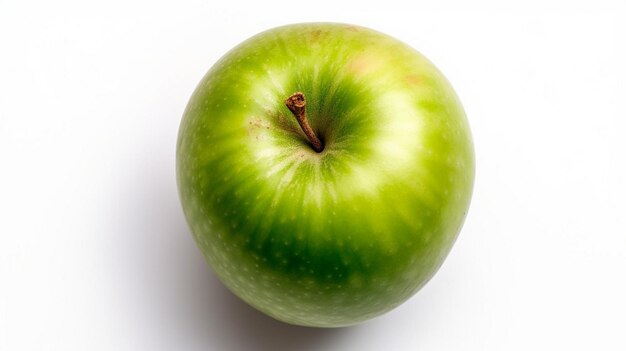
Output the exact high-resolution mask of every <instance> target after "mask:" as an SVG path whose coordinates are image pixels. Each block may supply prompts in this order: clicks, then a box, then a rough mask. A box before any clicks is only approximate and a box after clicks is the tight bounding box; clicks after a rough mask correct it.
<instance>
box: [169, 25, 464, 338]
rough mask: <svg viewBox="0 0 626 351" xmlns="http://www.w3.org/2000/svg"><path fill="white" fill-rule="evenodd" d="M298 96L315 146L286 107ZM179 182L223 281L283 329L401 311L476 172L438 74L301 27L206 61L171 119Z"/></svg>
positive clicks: (385, 47) (401, 56)
mask: <svg viewBox="0 0 626 351" xmlns="http://www.w3.org/2000/svg"><path fill="white" fill-rule="evenodd" d="M296 91H301V92H303V93H304V95H305V96H306V99H307V116H308V118H309V121H310V122H311V126H312V127H313V129H314V130H315V131H316V132H317V134H318V136H319V137H320V138H321V139H322V141H323V142H324V145H325V149H324V150H323V151H322V152H321V153H316V152H315V151H314V150H313V149H312V148H311V146H310V145H309V144H308V142H307V140H306V138H305V136H304V134H303V133H302V132H301V131H300V128H299V126H298V124H297V122H296V120H295V118H294V117H293V116H292V115H291V113H290V112H289V110H288V109H287V107H285V105H284V101H285V99H286V98H287V97H288V96H290V95H291V94H292V93H294V92H296ZM177 176H178V187H179V193H180V197H181V202H182V204H183V209H184V212H185V216H186V218H187V221H188V223H189V225H190V227H191V230H192V232H193V234H194V237H195V240H196V242H197V243H198V245H199V246H200V248H201V250H202V252H203V253H204V255H205V257H206V259H207V261H208V262H209V264H210V265H211V266H212V267H213V269H214V270H215V272H216V273H217V274H218V276H219V277H220V279H221V280H222V282H223V283H224V284H225V285H226V286H227V287H228V288H229V289H230V290H231V291H233V292H234V293H235V294H236V295H237V296H239V297H240V298H242V299H243V300H244V301H246V302H248V303H249V304H250V305H252V306H254V307H255V308H257V309H259V310H261V311H263V312H265V313H267V314H268V315H270V316H273V317H274V318H277V319H279V320H282V321H285V322H288V323H292V324H298V325H307V326H318V327H336V326H345V325H351V324H355V323H359V322H362V321H364V320H367V319H369V318H372V317H375V316H377V315H380V314H382V313H384V312H386V311H389V310H390V309H392V308H394V307H396V306H397V305H399V304H401V303H402V302H403V301H405V300H406V299H408V298H409V297H411V296H412V295H413V294H414V293H415V292H416V291H417V290H418V289H419V288H420V287H422V286H423V285H424V284H425V283H426V282H427V281H428V280H429V279H430V278H431V277H432V276H433V274H434V273H435V272H436V270H437V269H438V268H439V266H440V265H441V263H442V262H443V260H444V259H445V257H446V256H447V254H448V252H449V250H450V248H451V247H452V244H453V243H454V241H455V239H456V237H457V234H458V232H459V230H460V228H461V226H462V223H463V220H464V218H465V214H466V212H467V209H468V206H469V202H470V198H471V192H472V185H473V178H474V158H473V147H472V141H471V136H470V130H469V126H468V124H467V121H466V118H465V114H464V112H463V109H462V107H461V104H460V102H459V101H458V99H457V97H456V95H455V93H454V91H453V90H452V88H451V87H450V85H449V83H448V82H447V81H446V79H445V78H444V77H443V76H442V74H441V73H440V72H439V71H438V70H437V69H436V68H435V67H434V66H433V65H432V64H431V63H430V62H429V61H428V60H427V59H425V58H424V57H423V56H422V55H420V54H419V53H418V52H416V51H415V50H413V49H412V48H410V47H408V46H407V45H405V44H403V43H401V42H399V41H397V40H396V39H393V38H391V37H389V36H386V35H383V34H381V33H378V32H375V31H372V30H370V29H366V28H362V27H356V26H352V25H344V24H329V23H320V24H300V25H291V26H285V27H280V28H276V29H272V30H269V31H266V32H263V33H261V34H258V35H257V36H255V37H253V38H251V39H249V40H247V41H245V42H244V43H242V44H241V45H239V46H237V47H236V48H234V49H233V50H231V51H230V52H229V53H227V54H226V55H225V56H224V57H223V58H222V59H220V60H219V62H218V63H216V64H215V65H214V66H213V68H211V70H210V71H209V72H208V74H207V75H206V76H205V77H204V78H203V79H202V81H201V82H200V84H199V85H198V87H197V89H196V91H195V92H194V94H193V96H192V98H191V100H190V102H189V104H188V106H187V109H186V111H185V114H184V117H183V121H182V123H181V127H180V131H179V139H178V149H177Z"/></svg>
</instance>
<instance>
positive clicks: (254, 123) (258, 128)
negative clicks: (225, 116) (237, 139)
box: [248, 117, 271, 140]
mask: <svg viewBox="0 0 626 351" xmlns="http://www.w3.org/2000/svg"><path fill="white" fill-rule="evenodd" d="M270 127H271V124H270V123H269V122H268V121H267V120H264V119H261V118H259V117H252V119H250V120H249V121H248V134H249V135H250V136H251V137H253V138H255V139H256V140H262V139H264V137H263V134H262V131H263V130H268V129H270Z"/></svg>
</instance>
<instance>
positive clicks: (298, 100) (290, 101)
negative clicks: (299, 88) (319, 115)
mask: <svg viewBox="0 0 626 351" xmlns="http://www.w3.org/2000/svg"><path fill="white" fill-rule="evenodd" d="M285 105H287V108H288V109H289V111H291V113H293V115H294V116H295V117H296V120H298V124H299V125H300V128H302V131H303V132H304V134H305V135H306V137H307V139H309V142H311V145H312V146H313V149H314V150H315V152H322V150H324V144H322V142H321V141H320V139H319V138H318V137H317V135H315V132H314V131H313V129H312V128H311V125H310V124H309V120H308V119H307V118H306V100H305V99H304V94H302V93H301V92H295V93H293V94H292V95H291V96H290V97H289V98H287V100H285Z"/></svg>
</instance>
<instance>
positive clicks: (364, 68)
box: [347, 55, 380, 75]
mask: <svg viewBox="0 0 626 351" xmlns="http://www.w3.org/2000/svg"><path fill="white" fill-rule="evenodd" d="M379 66H380V62H379V61H378V60H377V59H376V58H375V57H374V56H372V55H360V56H357V57H355V58H353V59H352V60H350V61H349V62H348V65H347V68H348V70H349V71H351V72H352V73H354V74H356V75H365V74H368V73H371V72H372V71H374V70H376V69H378V67H379Z"/></svg>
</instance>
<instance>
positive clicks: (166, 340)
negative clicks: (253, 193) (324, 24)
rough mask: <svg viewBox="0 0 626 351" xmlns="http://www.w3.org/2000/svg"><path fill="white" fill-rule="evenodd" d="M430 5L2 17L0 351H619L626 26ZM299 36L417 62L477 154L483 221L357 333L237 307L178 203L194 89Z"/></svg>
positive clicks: (83, 9)
mask: <svg viewBox="0 0 626 351" xmlns="http://www.w3.org/2000/svg"><path fill="white" fill-rule="evenodd" d="M432 3H436V5H435V6H436V7H432V6H430V5H432V4H430V5H429V4H427V3H419V2H417V3H414V2H405V3H394V2H393V1H380V2H377V3H369V2H366V1H365V2H363V1H362V2H340V1H319V0H316V1H308V2H306V1H298V2H292V3H291V4H289V3H287V2H285V3H278V2H276V1H262V2H261V1H259V2H255V3H245V2H239V1H225V2H219V3H218V2H217V1H213V2H211V1H195V2H178V1H172V2H169V3H163V2H158V1H103V2H101V3H90V4H87V2H85V1H75V2H69V1H41V2H39V3H37V2H29V1H13V2H9V1H8V0H0V349H1V350H7V351H8V350H11V351H13V350H151V351H152V350H227V351H228V350H262V351H263V350H277V351H282V350H304V351H309V350H625V349H626V220H625V218H626V213H625V212H626V205H625V202H624V198H625V197H626V186H625V183H626V165H625V163H626V157H625V156H624V153H625V152H626V137H625V136H624V134H625V131H626V114H625V113H624V100H625V99H626V83H625V82H626V69H625V68H624V63H625V62H626V51H625V46H626V35H625V34H624V33H626V24H625V22H626V21H625V18H626V12H625V11H624V10H623V9H622V8H620V6H619V5H618V1H615V2H614V3H610V2H608V1H607V2H602V1H588V2H585V1H551V2H550V1H522V2H518V3H519V4H524V5H511V4H505V3H504V2H502V1H483V2H479V3H477V2H471V1H458V3H457V2H454V1H437V2H432ZM409 4H412V5H409ZM408 6H411V7H408ZM300 21H340V22H351V23H355V24H360V25H364V26H368V27H372V28H375V29H378V30H380V31H383V32H386V33H388V34H390V35H392V36H395V37H397V38H399V39H401V40H403V41H405V42H407V43H409V44H410V45H411V46H414V47H415V48H417V49H418V50H420V51H421V52H423V53H424V54H425V55H426V56H427V57H429V58H430V59H431V60H433V61H434V62H435V63H436V64H437V66H438V67H439V68H440V69H441V70H442V71H443V72H444V73H445V74H446V75H447V77H448V78H449V80H450V81H451V82H452V84H453V86H454V87H455V89H456V90H457V92H458V94H459V96H460V97H461V100H462V101H463V103H464V106H465V108H466V111H467V115H468V117H469V120H470V123H471V126H472V128H473V134H474V139H475V144H476V154H477V176H476V185H475V193H474V199H473V203H472V207H471V210H470V213H469V217H468V219H467V222H466V225H465V227H464V229H463V231H462V233H461V235H460V237H459V240H458V241H457V243H456V245H455V247H454V249H453V251H452V253H451V254H450V256H449V258H448V259H447V261H446V262H445V264H444V265H443V267H442V269H441V270H440V271H439V273H438V274H437V275H436V276H435V278H434V279H433V280H432V281H431V282H430V283H429V284H428V285H427V286H426V287H425V288H424V289H423V290H422V291H420V292H419V293H418V294H417V295H416V296H414V297H413V298H412V299H411V300H409V301H408V302H407V303H405V304H404V305H402V306H401V307H399V308H397V309H396V310H394V311H392V312H390V313H388V314H386V315H384V316H382V317H379V318H377V319H374V320H372V321H370V322H367V323H365V324H362V325H359V326H356V327H351V328H344V329H333V330H322V329H308V328H301V327H294V326H289V325H285V324H282V323H279V322H276V321H274V320H272V319H270V318H268V317H266V316H264V315H262V314H260V313H258V312H256V311H255V310H253V309H251V308H250V307H248V306H247V305H245V304H243V303H242V302H240V301H239V300H237V299H236V298H235V297H233V296H232V295H231V294H230V293H229V292H227V291H226V290H225V288H224V287H223V286H222V285H221V284H220V283H219V282H218V281H217V279H216V278H215V276H214V274H213V273H212V272H211V270H210V269H209V267H208V266H207V265H206V264H205V263H204V261H203V259H202V257H201V255H200V253H199V251H198V249H197V248H196V247H195V245H194V243H193V241H192V238H191V235H190V233H189V230H188V229H187V227H186V224H185V221H184V218H183V215H182V211H181V208H180V205H179V202H178V197H177V192H176V186H175V176H174V153H175V142H176V135H177V129H178V124H179V122H180V118H181V115H182V112H183V110H184V108H185V104H186V102H187V99H188V98H189V96H190V95H191V93H192V91H193V89H194V88H195V85H196V84H197V82H198V81H199V80H200V78H201V77H202V76H203V75H204V73H205V72H206V71H207V70H208V69H209V67H210V66H211V65H212V64H213V63H214V62H215V61H216V60H217V59H218V58H219V57H220V56H221V55H222V54H224V53H225V52H226V51H227V50H229V49H230V48H231V47H233V46H234V45H236V44H238V43H239V42H240V41H242V40H244V39H246V38H247V37H249V36H251V35H253V34H256V33H257V32H259V31H262V30H265V29H268V28H271V27H275V26H278V25H282V24H287V23H293V22H300Z"/></svg>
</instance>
